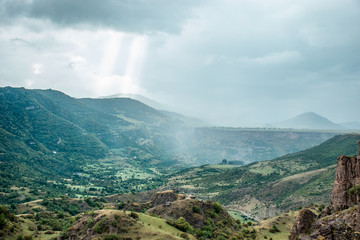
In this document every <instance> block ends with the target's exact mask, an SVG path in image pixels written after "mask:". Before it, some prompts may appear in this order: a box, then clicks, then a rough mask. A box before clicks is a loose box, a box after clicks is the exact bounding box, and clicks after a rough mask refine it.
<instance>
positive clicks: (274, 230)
mask: <svg viewBox="0 0 360 240" xmlns="http://www.w3.org/2000/svg"><path fill="white" fill-rule="evenodd" d="M269 232H271V233H277V232H280V230H279V228H278V227H277V226H276V225H273V227H272V228H271V229H270V230H269Z"/></svg>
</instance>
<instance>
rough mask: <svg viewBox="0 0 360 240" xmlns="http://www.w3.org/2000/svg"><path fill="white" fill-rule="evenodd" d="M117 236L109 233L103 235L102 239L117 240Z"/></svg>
mask: <svg viewBox="0 0 360 240" xmlns="http://www.w3.org/2000/svg"><path fill="white" fill-rule="evenodd" d="M118 239H119V237H118V236H117V235H116V234H109V235H105V236H104V240H118Z"/></svg>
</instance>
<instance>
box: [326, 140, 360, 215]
mask: <svg viewBox="0 0 360 240" xmlns="http://www.w3.org/2000/svg"><path fill="white" fill-rule="evenodd" d="M359 149H360V142H359ZM359 184H360V151H359V154H358V156H357V157H347V156H340V157H338V159H337V168H336V179H335V182H334V187H333V190H332V194H331V204H330V207H331V209H332V210H333V211H340V210H344V209H347V208H349V207H352V206H354V205H355V204H357V203H358V202H360V198H359V197H360V195H359V194H351V189H355V188H356V186H357V185H359ZM349 191H350V192H349ZM353 193H355V192H353Z"/></svg>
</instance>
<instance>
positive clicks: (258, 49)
mask: <svg viewBox="0 0 360 240" xmlns="http://www.w3.org/2000/svg"><path fill="white" fill-rule="evenodd" d="M359 29H360V3H359V1H358V0H343V1H338V0H317V1H313V0H302V1H291V0H274V1H267V0H224V1H214V0H209V1H201V0H174V1H167V0H147V1H143V0H133V1H126V0H116V1H115V0H102V1H83V0H76V1H73V0H61V1H55V0H31V1H30V0H29V1H21V0H6V1H5V0H0V66H1V68H0V86H8V85H10V86H17V87H19V86H24V87H30V88H43V89H44V88H52V89H56V90H60V91H63V92H65V93H66V94H69V95H71V96H74V97H99V96H105V95H111V94H116V93H132V94H141V95H145V96H147V97H150V98H153V99H154V100H156V101H158V102H160V103H165V105H171V106H174V108H173V110H174V111H177V109H185V110H187V112H191V113H194V114H192V115H193V116H195V117H200V118H203V117H205V118H207V119H213V120H214V122H215V123H224V124H231V125H233V126H241V123H242V122H269V121H270V122H271V121H281V120H284V119H287V118H290V117H293V116H295V115H297V114H300V113H302V112H311V111H312V112H316V113H318V114H320V115H323V116H325V117H327V118H329V119H331V120H333V121H338V122H345V121H353V120H354V119H360V111H358V108H359V107H358V103H359V102H360V95H359V94H358V92H359V90H360V67H359V66H360V55H359V52H360V31H359ZM339 93H345V94H346V96H351V97H339ZM340 95H341V94H340ZM339 98H341V99H339Z"/></svg>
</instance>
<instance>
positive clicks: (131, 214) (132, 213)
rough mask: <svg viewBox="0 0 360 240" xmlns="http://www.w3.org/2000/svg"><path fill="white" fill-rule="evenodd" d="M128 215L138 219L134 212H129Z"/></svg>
mask: <svg viewBox="0 0 360 240" xmlns="http://www.w3.org/2000/svg"><path fill="white" fill-rule="evenodd" d="M129 216H130V217H132V218H133V219H139V214H137V213H136V212H131V213H130V214H129Z"/></svg>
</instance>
